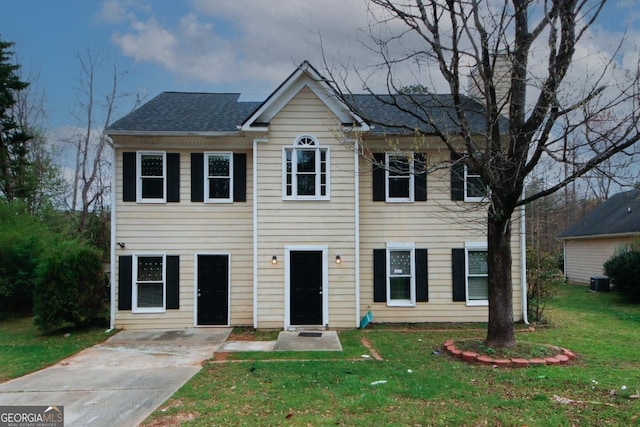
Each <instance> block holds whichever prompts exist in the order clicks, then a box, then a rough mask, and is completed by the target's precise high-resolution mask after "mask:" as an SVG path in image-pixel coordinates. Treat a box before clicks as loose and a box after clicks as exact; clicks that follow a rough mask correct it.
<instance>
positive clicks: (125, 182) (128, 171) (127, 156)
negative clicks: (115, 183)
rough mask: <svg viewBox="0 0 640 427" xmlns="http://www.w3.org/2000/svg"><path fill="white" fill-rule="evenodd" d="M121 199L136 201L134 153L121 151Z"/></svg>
mask: <svg viewBox="0 0 640 427" xmlns="http://www.w3.org/2000/svg"><path fill="white" fill-rule="evenodd" d="M122 201H123V202H135V201H136V153H135V152H130V151H127V152H124V153H122Z"/></svg>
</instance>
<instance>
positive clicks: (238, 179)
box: [233, 153, 247, 202]
mask: <svg viewBox="0 0 640 427" xmlns="http://www.w3.org/2000/svg"><path fill="white" fill-rule="evenodd" d="M233 201H234V202H246V201H247V154H246V153H233Z"/></svg>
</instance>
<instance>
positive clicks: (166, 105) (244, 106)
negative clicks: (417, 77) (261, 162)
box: [107, 92, 484, 135]
mask: <svg viewBox="0 0 640 427" xmlns="http://www.w3.org/2000/svg"><path fill="white" fill-rule="evenodd" d="M239 97H240V94H238V93H191V92H163V93H161V94H160V95H158V96H156V97H155V98H153V99H152V100H151V101H149V102H147V103H146V104H143V105H142V106H141V107H139V108H138V109H136V110H134V111H133V112H131V113H129V114H127V115H126V116H124V117H122V118H121V119H119V120H117V121H116V122H114V123H113V124H112V125H110V126H109V127H108V128H107V133H109V132H110V131H112V132H114V133H115V132H125V133H126V132H173V133H180V132H185V133H188V132H233V131H237V127H238V126H239V125H241V124H242V123H243V122H244V121H245V120H247V119H248V118H249V117H250V116H251V114H252V113H253V112H254V111H256V110H257V109H258V108H259V107H260V106H261V105H262V103H261V102H240V101H238V99H239ZM348 102H349V104H350V105H351V106H352V108H353V109H354V112H355V113H356V114H358V115H359V116H360V117H362V118H363V119H365V120H366V121H367V122H369V123H370V124H373V125H374V126H373V130H372V132H373V133H375V134H394V135H398V134H400V135H402V134H412V133H413V131H414V130H415V129H420V131H421V132H423V133H433V131H434V128H433V127H432V126H430V125H428V124H425V123H420V122H419V120H417V119H416V118H415V117H413V116H412V115H411V113H409V112H407V111H402V109H406V110H408V111H415V112H417V113H420V114H421V115H422V116H423V117H424V116H425V112H426V113H428V114H430V115H431V117H432V119H433V120H434V121H437V122H438V127H439V128H440V129H442V130H446V131H447V132H453V133H455V132H457V131H458V126H457V125H456V123H455V121H454V119H453V117H455V111H454V108H453V99H452V97H451V95H412V96H411V99H409V98H408V97H407V96H400V95H396V96H391V95H352V96H350V97H349V98H348ZM412 102H418V103H419V104H420V105H421V108H422V109H423V110H424V111H423V112H419V111H418V109H417V108H416V106H415V105H412ZM464 102H465V108H466V109H467V111H468V112H469V113H468V118H469V123H470V126H471V128H472V130H473V131H474V132H482V130H483V129H484V118H483V116H482V114H480V111H481V110H482V108H481V106H480V104H478V103H477V102H476V101H473V100H472V99H471V98H464ZM394 103H395V104H397V105H394ZM398 107H400V108H398ZM474 111H478V113H475V112H474ZM390 124H393V125H394V126H390ZM406 127H408V128H409V129H407V128H406Z"/></svg>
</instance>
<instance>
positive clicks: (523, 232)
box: [520, 205, 529, 325]
mask: <svg viewBox="0 0 640 427" xmlns="http://www.w3.org/2000/svg"><path fill="white" fill-rule="evenodd" d="M520 283H521V284H522V298H521V299H522V321H523V322H524V324H525V325H528V324H529V313H528V312H527V225H526V213H525V206H524V205H522V206H520Z"/></svg>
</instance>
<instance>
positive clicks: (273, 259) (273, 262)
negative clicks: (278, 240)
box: [271, 255, 278, 264]
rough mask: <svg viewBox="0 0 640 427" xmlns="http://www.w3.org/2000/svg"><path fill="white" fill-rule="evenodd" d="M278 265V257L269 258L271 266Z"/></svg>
mask: <svg viewBox="0 0 640 427" xmlns="http://www.w3.org/2000/svg"><path fill="white" fill-rule="evenodd" d="M277 263H278V257H277V256H275V255H274V256H272V257H271V264H277Z"/></svg>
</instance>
